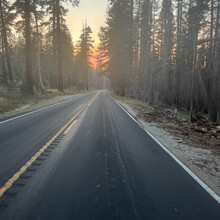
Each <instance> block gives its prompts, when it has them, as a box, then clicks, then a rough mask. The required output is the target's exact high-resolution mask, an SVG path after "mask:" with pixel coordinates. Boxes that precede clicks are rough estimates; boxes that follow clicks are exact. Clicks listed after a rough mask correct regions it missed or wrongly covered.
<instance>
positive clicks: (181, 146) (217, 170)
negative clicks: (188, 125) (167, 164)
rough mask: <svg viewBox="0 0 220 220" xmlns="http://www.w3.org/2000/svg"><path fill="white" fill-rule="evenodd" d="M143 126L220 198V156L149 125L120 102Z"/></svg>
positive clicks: (158, 127)
mask: <svg viewBox="0 0 220 220" xmlns="http://www.w3.org/2000/svg"><path fill="white" fill-rule="evenodd" d="M118 102H119V103H120V104H121V105H122V106H123V107H124V108H125V109H126V110H127V111H128V112H129V113H130V114H131V115H132V116H133V117H134V118H136V119H137V120H138V121H139V122H140V123H141V125H142V126H143V127H144V128H145V129H146V130H147V131H149V132H150V133H151V134H152V135H153V136H154V137H155V138H156V139H158V140H159V141H160V142H161V143H162V144H163V145H164V146H165V147H166V148H167V149H168V150H169V151H171V152H172V153H173V154H174V155H175V156H176V157H177V158H179V160H180V161H182V162H183V163H184V164H185V165H186V166H187V167H188V168H189V169H190V170H191V171H192V172H193V173H195V174H196V175H197V176H198V177H199V178H200V179H201V180H202V181H203V182H204V183H206V185H208V186H209V187H210V188H211V189H212V190H213V191H215V192H216V194H218V195H219V196H220V155H219V154H216V151H213V150H212V149H209V148H202V147H200V146H198V145H195V143H193V142H191V141H189V140H187V139H186V138H185V137H184V136H181V135H179V134H178V135H174V134H173V132H170V131H169V129H165V128H163V127H162V126H161V124H159V123H154V122H152V123H149V122H146V121H145V120H144V118H142V117H140V115H139V112H138V111H137V110H135V109H134V108H133V107H131V106H130V105H128V104H125V103H124V102H122V101H118Z"/></svg>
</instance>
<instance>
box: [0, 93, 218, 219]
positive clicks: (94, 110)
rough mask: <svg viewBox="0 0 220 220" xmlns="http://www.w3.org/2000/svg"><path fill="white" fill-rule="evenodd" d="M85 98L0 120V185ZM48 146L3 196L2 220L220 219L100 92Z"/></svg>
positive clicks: (202, 192)
mask: <svg viewBox="0 0 220 220" xmlns="http://www.w3.org/2000/svg"><path fill="white" fill-rule="evenodd" d="M92 96H94V94H89V95H83V96H80V97H76V98H74V99H73V100H71V101H70V102H66V103H63V104H60V105H58V106H56V107H54V108H51V109H47V110H46V111H41V112H39V113H36V114H32V115H29V116H27V117H23V118H20V119H18V120H16V121H13V122H10V123H8V124H7V123H5V124H2V125H0V129H1V132H0V146H1V147H0V155H1V160H0V178H1V183H2V182H3V181H2V179H4V180H5V179H7V178H8V177H9V176H10V175H11V174H12V173H13V171H14V170H18V167H19V166H21V165H22V162H20V161H23V162H24V161H25V160H28V158H30V156H31V154H34V153H35V152H37V151H38V150H39V149H40V147H42V146H43V145H44V144H45V141H46V140H48V139H49V138H48V136H50V137H52V136H53V135H54V134H55V133H56V132H57V130H59V129H60V128H61V127H62V126H63V125H64V124H65V123H66V122H67V121H68V120H70V118H71V117H73V115H74V114H76V113H77V111H79V109H81V108H82V106H83V105H84V104H85V103H87V102H89V100H90V99H91V98H92ZM38 114H39V115H38ZM11 123H12V124H11ZM48 152H49V153H48V155H46V157H45V158H46V159H45V160H42V161H41V160H39V166H35V167H37V168H36V169H33V170H32V171H33V172H31V175H29V177H31V178H30V179H29V178H28V174H27V175H26V178H22V179H21V180H20V181H21V182H20V185H19V184H17V185H14V186H13V187H12V188H11V189H10V190H11V191H10V190H9V192H8V193H6V194H5V195H4V196H3V197H2V199H1V200H0V219H1V220H3V219H4V220H7V219H15V220H16V219H22V220H25V219H27V220H35V219H36V220H44V219H45V220H50V219H51V220H55V219H60V220H69V219H71V220H72V219H76V220H78V219H83V220H93V219H94V220H95V219H98V220H108V219H109V220H115V219H120V220H136V219H137V220H139V219H143V220H146V219H169V220H170V219H187V220H188V219H193V220H196V219H199V220H202V219H204V220H206V219H209V220H212V219H213V220H215V219H216V220H217V219H219V217H220V205H219V204H218V203H217V201H216V200H214V199H213V198H212V197H211V196H210V195H209V194H208V193H207V192H206V191H205V190H204V189H203V188H202V187H201V186H200V185H199V184H198V183H197V182H196V181H195V180H194V179H193V178H192V177H191V176H190V175H188V174H187V173H186V172H185V171H184V170H183V168H182V167H180V165H178V164H177V163H176V162H175V161H174V160H173V159H172V158H171V157H170V156H169V155H168V154H167V153H166V152H165V151H164V150H163V149H162V148H161V147H160V146H159V145H158V144H157V143H156V142H155V141H154V140H153V139H152V138H151V137H150V136H149V135H147V134H146V133H145V132H144V131H143V130H142V129H141V128H140V127H139V126H138V125H137V124H136V123H135V122H134V121H133V120H132V119H131V118H129V116H128V115H127V114H126V113H125V112H124V111H123V110H122V109H121V108H120V107H119V106H118V105H117V104H116V103H115V102H114V101H113V100H112V99H111V98H110V97H109V96H108V95H107V94H106V93H105V92H101V93H100V94H99V95H98V96H97V98H96V99H95V101H94V102H93V103H91V105H88V106H87V108H85V109H84V111H82V112H81V114H80V115H79V116H78V117H77V119H76V120H75V121H74V123H73V124H72V126H71V129H68V132H67V134H66V135H62V136H61V137H60V139H59V141H58V142H56V143H55V144H54V145H53V147H52V150H50V151H48ZM6 156H7V157H6ZM5 157H6V158H5Z"/></svg>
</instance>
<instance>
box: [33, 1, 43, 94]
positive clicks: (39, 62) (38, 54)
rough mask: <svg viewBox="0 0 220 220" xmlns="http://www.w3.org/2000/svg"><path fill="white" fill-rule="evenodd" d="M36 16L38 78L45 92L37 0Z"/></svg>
mask: <svg viewBox="0 0 220 220" xmlns="http://www.w3.org/2000/svg"><path fill="white" fill-rule="evenodd" d="M34 16H35V25H36V32H37V63H38V80H39V85H40V89H41V92H43V93H44V92H45V88H44V85H43V82H42V75H41V60H40V51H39V30H38V18H37V9H36V0H34Z"/></svg>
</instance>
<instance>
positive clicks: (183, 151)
mask: <svg viewBox="0 0 220 220" xmlns="http://www.w3.org/2000/svg"><path fill="white" fill-rule="evenodd" d="M111 95H112V94H111ZM112 96H113V97H114V98H116V99H117V100H118V101H120V103H121V104H122V105H123V107H124V108H126V109H127V111H128V112H130V113H131V114H132V115H133V116H134V117H135V118H137V119H138V121H139V122H140V123H141V124H142V125H143V126H144V127H145V128H146V129H147V130H148V131H149V132H150V133H151V134H152V135H153V136H155V137H156V138H157V139H158V140H159V141H160V142H161V143H162V144H163V145H165V146H166V147H167V148H168V149H169V150H170V151H171V152H172V153H173V154H174V155H175V156H176V157H178V158H179V159H180V160H181V161H182V162H183V163H184V164H185V165H186V166H187V167H188V168H190V169H191V170H192V171H193V172H194V173H195V174H196V175H197V176H198V177H199V178H200V179H201V180H203V182H205V183H206V184H207V185H208V186H209V187H210V188H212V189H213V190H214V191H215V192H216V193H217V194H218V195H220V127H219V126H216V125H214V124H213V123H211V122H209V121H208V120H207V119H206V118H205V117H203V116H195V117H194V118H193V119H194V120H193V123H190V122H189V114H188V113H187V112H185V110H178V109H176V108H171V107H167V106H164V105H163V104H161V103H156V104H155V105H153V106H150V105H148V104H146V103H144V102H140V101H137V100H133V99H127V98H123V97H119V96H115V95H112Z"/></svg>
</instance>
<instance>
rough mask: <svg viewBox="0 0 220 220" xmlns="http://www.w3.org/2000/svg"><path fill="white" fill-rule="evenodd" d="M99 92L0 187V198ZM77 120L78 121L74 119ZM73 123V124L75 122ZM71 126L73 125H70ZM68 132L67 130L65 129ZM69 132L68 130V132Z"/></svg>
mask: <svg viewBox="0 0 220 220" xmlns="http://www.w3.org/2000/svg"><path fill="white" fill-rule="evenodd" d="M98 95H99V94H96V95H95V97H94V98H92V99H91V100H90V101H89V102H88V103H87V104H86V105H84V106H83V107H82V108H81V109H80V110H79V111H78V112H77V113H76V115H75V116H74V117H73V118H72V119H70V120H69V121H68V122H67V123H66V124H65V125H64V126H63V127H62V128H61V129H60V130H59V131H58V132H57V133H56V134H55V135H54V136H53V137H52V138H51V139H50V140H49V141H48V142H47V143H46V144H45V145H44V146H43V147H42V148H41V149H40V150H39V151H38V152H37V153H36V154H35V155H34V156H33V157H31V159H30V160H28V161H27V162H26V164H25V165H24V166H22V167H21V168H20V170H19V171H18V172H17V173H15V174H14V175H13V176H12V177H11V178H10V179H9V180H8V181H7V182H6V183H5V184H4V185H3V186H2V187H1V188H0V198H1V197H2V196H3V194H4V193H5V192H6V191H7V190H8V189H10V188H11V187H12V185H13V184H14V182H15V181H16V180H18V179H19V177H20V176H21V175H22V174H23V173H24V172H25V171H26V170H27V169H28V168H29V167H30V166H31V165H32V164H33V163H34V162H35V161H36V160H37V158H38V157H39V156H40V155H41V154H42V153H43V152H44V151H45V150H46V149H47V148H48V147H49V146H50V145H51V144H52V143H53V141H54V140H55V139H56V138H57V137H58V136H59V135H60V134H61V133H62V132H63V131H65V129H66V128H67V127H68V126H69V125H70V124H71V123H72V122H73V121H74V120H75V119H76V117H77V116H78V115H79V114H80V113H81V112H82V111H83V110H84V109H85V108H86V107H88V106H90V105H91V103H93V102H94V101H95V99H96V98H97V96H98ZM74 122H76V121H74ZM74 122H73V123H72V126H73V125H74V124H75V123H74ZM70 126H71V125H70ZM68 129H69V130H70V129H71V127H68V128H67V130H68ZM65 132H66V131H65ZM67 133H68V132H67Z"/></svg>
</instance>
